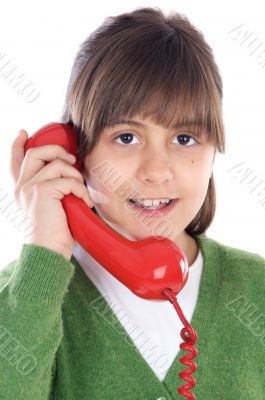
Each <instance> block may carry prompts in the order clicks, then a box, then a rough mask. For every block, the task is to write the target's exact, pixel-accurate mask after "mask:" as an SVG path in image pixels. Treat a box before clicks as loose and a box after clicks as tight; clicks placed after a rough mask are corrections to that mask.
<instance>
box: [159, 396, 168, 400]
mask: <svg viewBox="0 0 265 400" xmlns="http://www.w3.org/2000/svg"><path fill="white" fill-rule="evenodd" d="M157 400H167V398H166V397H164V396H163V397H158V399H157Z"/></svg>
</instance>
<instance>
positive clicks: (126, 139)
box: [114, 133, 136, 145]
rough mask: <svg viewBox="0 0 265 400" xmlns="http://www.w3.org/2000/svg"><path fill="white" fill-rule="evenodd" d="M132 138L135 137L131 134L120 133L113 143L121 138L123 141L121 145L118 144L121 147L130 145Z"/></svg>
mask: <svg viewBox="0 0 265 400" xmlns="http://www.w3.org/2000/svg"><path fill="white" fill-rule="evenodd" d="M133 137H136V136H135V135H134V134H133V133H122V134H121V135H119V136H117V137H116V138H115V139H114V141H116V140H117V139H119V138H122V139H121V140H122V141H123V143H119V144H123V145H124V144H130V143H131V140H132V138H133ZM133 144H134V143H133Z"/></svg>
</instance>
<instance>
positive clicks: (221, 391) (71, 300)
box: [0, 8, 265, 400]
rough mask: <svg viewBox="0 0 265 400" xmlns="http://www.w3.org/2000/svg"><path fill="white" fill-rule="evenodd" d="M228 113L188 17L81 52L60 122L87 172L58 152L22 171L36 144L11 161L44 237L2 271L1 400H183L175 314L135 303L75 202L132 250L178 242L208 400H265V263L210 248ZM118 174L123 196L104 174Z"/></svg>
mask: <svg viewBox="0 0 265 400" xmlns="http://www.w3.org/2000/svg"><path fill="white" fill-rule="evenodd" d="M221 103H222V81H221V77H220V74H219V71H218V67H217V65H216V63H215V61H214V57H213V54H212V50H211V48H210V47H209V45H208V44H207V43H206V42H205V40H204V37H203V35H202V33H201V32H200V31H198V30H197V29H196V28H195V27H194V26H192V25H191V23H190V22H189V20H188V19H187V18H186V17H185V16H183V15H180V14H177V13H171V14H170V15H168V16H165V15H163V13H162V12H161V10H160V9H158V8H139V9H136V10H135V11H133V12H131V13H125V14H122V15H118V16H116V17H109V18H107V19H106V20H105V21H104V23H103V24H102V26H100V27H99V28H98V29H97V30H96V31H95V32H94V33H93V34H92V35H90V36H89V37H88V38H87V40H85V42H84V43H83V44H82V45H81V47H80V49H79V51H78V53H77V56H76V58H75V61H74V65H73V69H72V74H71V77H70V82H69V86H68V90H67V95H66V102H65V107H64V111H63V115H62V118H61V120H62V122H65V123H69V124H70V125H72V126H73V128H74V129H75V131H76V133H77V135H78V154H77V156H78V158H79V160H80V161H81V164H82V170H81V172H78V171H77V170H76V169H75V168H73V163H74V161H73V160H71V159H70V158H68V155H67V152H66V151H65V150H64V149H63V148H62V147H61V146H58V145H47V146H42V147H37V148H34V149H30V150H29V151H27V153H26V155H25V156H24V145H25V143H26V140H27V138H28V135H27V132H26V131H24V130H22V131H21V132H20V135H19V136H18V137H17V138H16V140H15V141H14V143H13V146H12V155H11V172H12V175H13V178H14V181H15V198H16V200H17V203H18V204H19V205H20V206H21V207H22V208H23V210H24V211H25V212H26V214H27V215H29V216H31V218H32V219H33V221H34V223H35V226H36V229H35V230H34V231H33V233H32V235H31V237H30V239H29V243H24V244H23V246H22V249H21V254H20V257H19V259H18V260H16V261H14V262H12V263H11V264H9V265H8V266H6V267H5V268H4V269H3V270H2V271H1V293H0V295H1V331H0V338H1V342H0V349H1V351H0V354H1V364H0V369H1V385H2V387H1V398H2V399H6V400H7V399H8V400H10V399H16V400H18V399H21V400H22V399H23V400H24V399H34V400H38V399H39V400H43V399H49V400H51V399H59V400H61V399H62V400H66V399H69V400H75V399H78V400H80V399H93V400H102V399H108V400H111V399H122V400H127V399H128V400H134V399H137V400H139V399H142V400H156V399H160V400H162V399H164V400H165V399H178V398H180V395H179V394H178V392H177V388H178V387H180V386H181V385H182V384H183V383H184V382H183V381H182V380H181V379H180V378H179V376H178V373H179V372H180V371H181V370H182V369H183V366H182V365H181V364H180V363H179V358H180V356H181V355H184V354H185V352H183V350H181V351H178V347H179V343H180V342H181V341H182V339H181V338H180V336H179V332H180V330H181V328H182V324H181V323H180V321H179V319H178V317H177V315H176V313H175V311H174V309H173V307H172V305H171V304H170V303H169V302H168V301H152V300H145V299H142V298H140V297H138V296H136V295H134V294H133V293H132V292H131V291H130V290H129V289H127V288H126V287H125V286H123V285H122V284H121V283H120V282H119V281H118V280H117V279H116V278H114V277H113V276H112V275H110V274H109V273H108V272H107V271H106V270H105V268H103V267H102V265H100V264H99V263H98V262H97V261H96V260H95V259H94V258H93V257H92V256H91V255H90V254H89V253H88V252H87V251H85V249H83V248H82V247H81V246H80V245H79V244H78V243H77V242H75V241H74V239H73V238H72V236H71V233H70V230H69V228H68V224H67V219H66V215H65V213H64V210H63V207H62V204H61V199H62V198H63V196H64V195H66V194H69V193H73V194H74V195H76V196H78V197H80V198H82V199H83V200H84V201H85V202H86V203H87V204H88V205H89V207H91V208H92V210H93V211H94V212H95V213H96V214H97V215H98V217H99V218H101V219H102V220H103V221H104V222H105V223H106V224H108V225H109V226H110V227H111V228H112V229H113V230H114V231H115V232H117V233H119V234H120V235H122V236H124V237H126V238H127V239H130V240H140V239H143V238H145V237H148V236H151V235H164V236H167V237H168V238H169V239H170V240H172V241H173V242H174V243H175V244H176V245H177V246H179V247H180V248H181V249H182V250H183V251H184V253H185V255H186V257H187V261H188V265H189V278H188V281H187V283H186V285H185V287H184V288H183V290H182V291H181V292H180V293H179V295H178V301H179V303H180V304H181V307H182V309H183V312H184V315H185V316H186V318H187V320H188V321H189V322H191V323H192V325H193V327H194V328H195V329H196V331H197V333H198V337H199V340H198V343H197V346H196V347H197V349H198V352H199V354H198V356H197V358H196V363H197V364H198V370H197V372H196V374H195V377H196V380H197V385H196V386H195V388H194V389H193V390H192V391H193V393H194V394H195V395H196V398H198V399H234V398H240V399H241V400H243V399H248V400H249V399H251V398H255V399H262V398H263V397H264V392H265V380H264V374H263V361H264V345H265V331H264V314H263V312H264V300H263V299H264V267H265V260H264V259H263V258H262V257H260V256H259V255H256V254H252V253H248V252H245V251H243V250H239V249H234V248H231V247H228V246H225V245H223V244H221V243H218V242H217V241H215V240H213V239H211V238H209V237H207V236H206V230H207V228H208V227H209V226H210V224H211V222H212V220H213V217H214V213H215V187H214V177H213V173H212V168H213V163H214V157H215V153H216V151H219V152H221V153H223V152H224V148H225V140H224V125H223V120H222V105H221ZM45 162H48V163H47V164H45ZM104 163H107V164H106V165H107V166H108V170H107V176H108V177H109V176H110V175H108V172H110V171H116V172H118V176H119V178H122V182H125V183H126V185H124V186H123V189H124V190H123V191H121V190H120V186H115V182H113V181H111V180H110V179H104V178H105V177H106V176H105V175H104V171H103V172H102V173H101V175H98V174H97V173H95V171H98V168H99V167H101V166H102V165H104ZM105 173H106V171H105ZM102 174H103V177H102ZM128 184H129V187H130V190H127V189H128ZM132 188H133V190H131V189H132ZM121 192H123V194H122V195H121ZM160 200H161V201H160ZM168 202H169V203H170V204H169V205H167V204H166V203H168ZM167 207H168V209H166V208H167ZM159 210H160V211H159ZM143 213H144V218H142V216H143ZM155 215H156V217H155ZM165 227H166V228H167V229H166V231H165ZM87 235H89V232H87ZM98 245H99V246H100V243H99V244H98ZM143 273H144V271H143ZM190 398H192V397H190Z"/></svg>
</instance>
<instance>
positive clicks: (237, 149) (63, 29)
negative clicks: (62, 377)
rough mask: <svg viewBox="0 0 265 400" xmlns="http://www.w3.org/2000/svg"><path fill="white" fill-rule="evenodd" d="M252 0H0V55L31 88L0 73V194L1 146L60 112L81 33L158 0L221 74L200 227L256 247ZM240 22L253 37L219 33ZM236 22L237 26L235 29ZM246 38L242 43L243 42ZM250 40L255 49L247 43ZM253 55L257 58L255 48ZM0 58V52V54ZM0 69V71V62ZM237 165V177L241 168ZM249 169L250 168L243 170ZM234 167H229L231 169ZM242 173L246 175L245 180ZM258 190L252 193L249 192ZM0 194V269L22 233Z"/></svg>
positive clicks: (261, 87) (4, 185) (259, 240)
mask: <svg viewBox="0 0 265 400" xmlns="http://www.w3.org/2000/svg"><path fill="white" fill-rule="evenodd" d="M262 5H263V4H262V2H261V1H260V2H257V1H251V2H246V4H245V5H242V3H241V2H239V1H238V2H236V1H234V2H227V3H224V2H210V1H200V2H197V1H195V0H194V1H187V0H185V1H175V0H174V1H168V0H163V1H153V2H139V1H130V2H120V1H115V0H113V1H111V2H108V3H107V2H106V3H104V2H101V1H97V2H90V3H89V2H88V1H81V0H75V1H74V2H70V3H66V2H63V1H57V2H55V1H54V0H53V1H51V0H48V1H46V2H45V3H44V2H36V1H35V2H33V1H32V2H31V1H24V2H19V1H13V2H11V1H10V2H5V3H4V5H2V6H1V24H0V55H1V54H5V55H6V57H8V58H9V59H10V60H11V61H12V63H13V64H14V65H16V66H17V67H18V68H19V70H20V71H21V72H23V73H24V74H25V75H26V76H27V77H28V79H30V80H31V81H32V82H33V83H34V84H35V86H36V88H37V90H38V91H39V92H40V95H39V97H38V98H37V99H36V100H35V101H33V102H32V103H28V102H27V101H26V99H25V98H23V97H22V96H21V95H19V94H18V93H17V91H16V90H15V89H14V88H12V86H11V85H10V84H8V81H7V80H6V79H4V78H3V77H1V76H0V102H1V104H0V107H1V134H0V140H1V146H0V151H1V154H0V171H1V174H0V189H1V191H0V199H2V198H3V197H5V199H6V202H7V200H8V199H9V200H11V199H12V197H13V182H12V178H11V175H10V173H9V156H10V146H11V143H12V142H13V140H14V138H15V137H16V135H17V134H18V131H19V129H21V128H24V129H26V130H27V132H28V133H29V135H32V134H33V133H34V131H35V130H37V129H38V128H39V127H41V126H43V125H45V124H46V123H48V122H51V121H57V120H58V118H59V116H60V115H61V111H62V107H63V103H64V96H65V92H66V88H67V84H68V79H69V75H70V70H71V67H72V63H73V59H74V56H75V54H76V52H77V51H78V48H79V45H80V44H81V43H82V41H83V40H85V38H86V37H87V36H88V35H89V34H90V33H91V32H92V31H94V30H95V29H96V28H97V27H98V26H99V25H101V23H102V22H103V20H104V18H105V17H107V16H110V15H117V14H120V13H122V12H126V11H132V10H134V9H135V8H136V7H143V6H151V7H154V6H158V7H160V8H161V9H162V11H164V12H165V13H169V12H170V11H172V10H174V11H177V12H180V13H184V14H186V16H187V17H188V18H189V19H190V21H191V22H192V23H193V24H194V25H195V26H196V27H197V28H198V29H200V30H201V31H202V32H203V33H204V36H205V38H206V40H207V41H208V43H209V44H210V46H211V47H212V48H213V51H214V55H215V58H216V61H217V64H218V65H219V68H220V71H221V75H222V78H223V84H224V101H223V107H224V122H225V128H226V153H225V155H217V159H216V162H215V166H214V176H215V181H216V186H217V212H216V216H215V219H214V222H213V223H212V225H211V227H210V228H209V229H208V231H207V235H208V236H210V237H211V238H213V239H215V240H217V241H220V242H222V243H224V244H227V245H229V246H232V247H237V248H240V249H244V250H246V251H250V252H254V253H258V254H260V255H262V256H263V257H265V246H264V245H263V243H264V239H263V238H264V234H263V231H264V226H265V205H264V204H265V202H264V203H263V206H262V203H259V201H258V200H261V199H262V198H265V168H264V157H265V152H264V149H265V139H264V136H265V124H264V104H265V101H264V100H265V66H264V67H262V66H261V65H259V63H260V62H261V61H262V60H264V65H265V51H264V52H263V50H264V49H265V45H264V42H265V25H264V13H263V12H262ZM241 24H242V26H243V28H244V29H245V32H246V31H249V34H251V35H252V36H250V37H251V38H252V39H253V40H254V39H255V38H256V41H255V42H254V44H252V45H251V40H248V42H247V43H245V45H243V44H241V42H242V40H243V36H242V35H243V33H241V36H239V33H238V34H237V35H236V33H235V34H233V33H229V32H230V31H231V30H235V29H236V28H237V27H238V26H239V25H241ZM237 32H239V30H238V31H237ZM246 44H247V45H248V46H247V45H246ZM259 44H260V48H259V50H257V51H256V52H255V53H253V54H252V55H251V52H252V51H253V50H255V48H256V47H257V46H258V45H259ZM258 56H259V58H257V57H258ZM0 58H1V57H0ZM0 75H1V71H0ZM240 163H241V165H242V166H243V169H244V168H245V171H247V168H248V169H249V171H250V176H251V177H252V178H253V179H254V183H255V182H256V183H258V182H260V186H259V190H258V189H257V190H256V191H253V192H252V193H250V192H251V190H253V189H254V186H255V185H254V184H252V185H246V184H244V183H240V179H239V175H237V177H235V173H234V174H233V173H232V172H231V171H230V172H229V171H228V170H229V169H231V168H233V169H234V171H235V166H236V165H238V164H240ZM243 169H242V171H241V177H243V174H244V171H243ZM251 171H252V172H251ZM237 172H238V174H239V171H238V170H237ZM245 183H246V182H245ZM258 191H260V192H262V193H260V197H258ZM3 203H4V201H3V200H2V202H1V203H0V208H1V211H0V240H1V262H0V269H1V268H3V267H4V266H5V265H6V264H7V263H8V262H11V261H12V260H14V259H15V258H17V257H18V255H19V252H20V248H21V244H22V243H23V242H24V238H23V235H22V234H21V233H20V232H18V230H17V228H15V227H14V226H13V225H12V223H10V221H9V220H8V218H7V217H6V215H5V212H4V211H3V210H2V207H3Z"/></svg>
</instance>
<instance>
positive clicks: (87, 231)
mask: <svg viewBox="0 0 265 400" xmlns="http://www.w3.org/2000/svg"><path fill="white" fill-rule="evenodd" d="M47 144H58V145H60V146H62V147H64V149H65V150H66V151H68V152H69V153H72V154H74V155H75V156H76V152H77V141H76V135H75V132H74V129H73V127H72V126H70V125H69V124H63V123H56V122H52V123H49V124H47V125H45V126H43V127H42V128H41V129H39V130H38V131H36V132H35V133H34V134H33V135H32V136H31V137H30V138H29V139H28V140H27V142H26V144H25V152H26V151H27V150H28V149H29V148H31V147H39V146H43V145H47ZM73 166H74V167H75V168H76V169H77V170H80V164H79V160H78V159H77V160H76V163H75V164H74V165H73ZM62 205H63V208H64V210H65V213H66V216H67V221H68V225H69V229H70V231H71V234H72V236H73V238H74V239H75V240H76V241H77V242H78V243H79V244H80V245H81V246H82V247H83V248H84V249H85V250H86V251H87V252H89V253H90V254H91V255H92V256H93V257H94V258H95V259H96V260H97V261H98V262H99V263H100V264H101V265H103V266H104V267H105V268H106V269H107V270H108V271H109V272H110V273H111V274H112V275H113V276H115V278H117V279H118V280H119V281H120V282H121V283H123V284H124V285H125V286H127V287H128V288H129V289H130V290H131V291H132V292H133V293H135V294H136V295H138V296H140V297H142V298H145V299H160V300H161V299H162V300H169V301H170V302H171V303H173V305H174V307H175V308H176V310H177V312H178V314H179V317H180V318H181V320H182V323H183V324H184V325H185V328H183V329H184V330H185V332H184V330H182V331H183V332H182V333H183V335H182V334H181V336H182V338H183V339H184V340H185V341H186V342H187V341H188V342H189V343H190V345H189V346H191V344H192V343H193V342H194V340H197V334H196V332H195V331H194V330H193V328H192V327H191V325H189V323H188V321H187V320H186V319H185V317H184V316H183V314H182V312H181V310H180V308H179V306H178V304H177V302H176V299H175V296H176V294H177V293H179V292H180V290H181V289H182V288H183V286H184V285H185V283H186V281H187V279H188V263H187V260H186V257H185V254H184V253H183V251H182V250H181V249H180V248H179V247H177V246H176V245H175V244H174V243H173V242H172V241H171V240H169V239H167V238H164V237H152V236H149V237H147V238H145V239H142V240H138V241H131V240H128V239H125V238H124V237H123V236H121V235H119V234H118V233H116V232H114V231H113V230H112V229H111V228H110V227H109V226H108V225H107V224H106V223H105V222H103V221H102V220H101V219H100V218H99V217H98V216H97V215H96V214H95V213H94V212H93V211H91V209H90V208H89V206H88V205H87V204H86V203H85V202H84V201H83V200H82V199H80V198H78V197H76V196H74V195H73V194H69V195H66V196H64V198H63V199H62ZM187 333H188V336H189V337H187ZM192 340H193V342H192ZM186 346H188V345H187V344H186ZM189 350H190V351H193V355H194V354H195V353H194V350H195V349H193V350H191V349H189ZM195 355H196V354H195ZM195 355H194V356H195ZM187 357H189V358H188V359H189V360H190V358H191V357H190V356H188V355H187ZM192 358H193V357H192ZM189 363H192V361H189ZM193 364H195V363H193ZM189 365H190V364H189ZM195 369H196V364H195V368H194V370H195ZM184 372H186V375H185V374H184ZM191 372H192V371H190V369H189V370H185V371H183V372H182V374H184V375H183V377H182V378H184V379H186V376H187V375H188V374H190V373H191ZM187 379H188V380H189V381H190V383H189V384H186V385H184V386H185V389H188V387H187V385H191V386H189V387H190V388H192V387H193V386H194V384H195V383H194V382H195V380H194V378H192V377H190V376H189V377H188V378H187ZM192 379H193V383H192V382H191V380H192ZM179 393H180V394H183V393H184V392H183V393H181V389H179ZM187 393H188V394H189V393H190V392H187V391H186V390H185V393H184V394H185V395H188V394H187ZM190 395H192V396H194V395H193V394H192V393H190ZM188 398H195V397H188Z"/></svg>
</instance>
